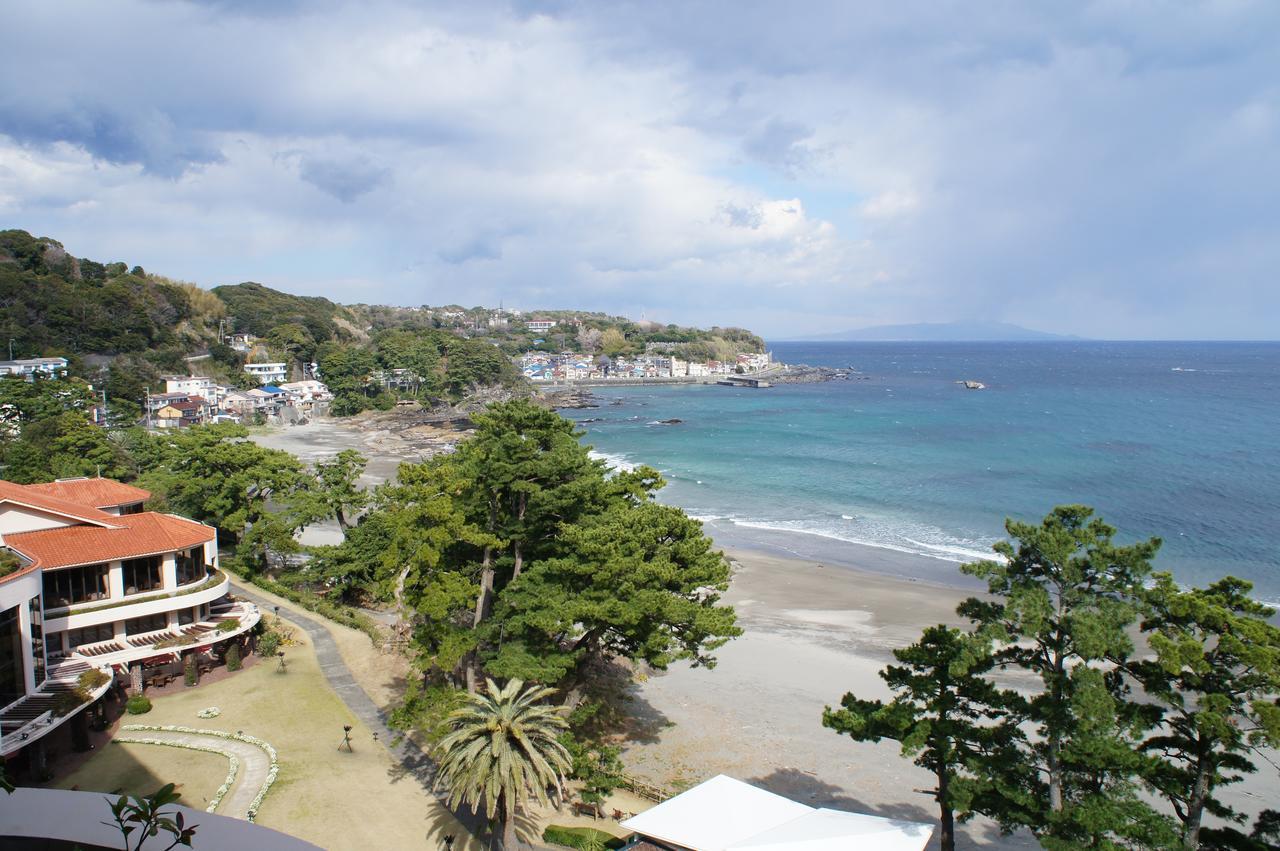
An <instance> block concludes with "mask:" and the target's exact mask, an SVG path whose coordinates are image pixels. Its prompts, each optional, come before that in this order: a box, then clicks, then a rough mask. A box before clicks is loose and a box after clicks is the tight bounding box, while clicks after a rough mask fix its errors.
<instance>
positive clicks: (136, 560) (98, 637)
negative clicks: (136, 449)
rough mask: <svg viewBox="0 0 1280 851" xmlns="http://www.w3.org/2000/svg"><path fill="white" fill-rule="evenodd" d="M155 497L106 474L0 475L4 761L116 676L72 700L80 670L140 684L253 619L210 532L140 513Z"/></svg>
mask: <svg viewBox="0 0 1280 851" xmlns="http://www.w3.org/2000/svg"><path fill="white" fill-rule="evenodd" d="M149 496H150V494H149V493H148V492H147V491H145V490H142V489H140V488H136V487H133V486H131V485H126V484H122V483H120V482H115V481H111V480H109V479H68V480H60V481H56V482H49V483H46V484H36V485H18V484H13V483H11V482H6V481H0V548H2V549H0V558H2V559H3V560H2V561H0V758H9V757H11V756H13V755H15V754H17V753H18V752H19V751H21V750H22V749H23V748H26V747H28V746H30V745H32V744H36V743H38V742H39V740H41V739H42V738H44V737H45V736H47V735H48V734H49V733H51V732H52V731H53V730H55V729H57V728H58V727H59V726H60V725H62V724H64V723H66V722H67V721H68V720H70V719H72V718H73V717H74V716H76V715H77V714H79V713H80V712H82V711H83V710H84V709H85V708H87V707H89V706H90V705H92V704H93V703H95V702H96V701H97V699H98V698H100V697H101V696H102V695H103V694H105V693H106V691H107V690H108V689H109V688H110V680H108V681H107V682H106V683H104V684H102V685H99V686H95V687H94V688H93V689H92V691H91V693H90V694H88V697H89V698H90V699H89V700H88V701H87V702H85V703H83V704H79V705H70V704H71V703H74V701H67V700H66V699H65V694H66V693H67V692H74V691H75V690H76V688H77V686H78V684H79V678H80V676H81V674H83V673H84V672H85V671H88V670H90V669H91V668H97V669H99V670H101V671H103V672H104V673H108V674H111V675H121V676H125V675H129V676H131V678H132V682H133V688H134V689H135V690H140V688H141V685H142V682H141V681H142V672H143V667H144V665H146V666H155V665H161V664H165V663H173V662H175V661H178V660H180V659H181V658H182V657H183V656H184V655H186V654H188V653H197V654H208V653H210V651H212V650H213V649H214V648H219V649H221V648H222V647H224V646H225V645H226V643H227V642H229V641H231V640H238V639H239V638H240V637H241V636H243V635H244V634H245V633H247V632H248V631H249V630H251V629H252V628H253V627H254V625H255V624H257V622H258V618H259V615H258V610H257V608H256V607H255V606H253V605H252V604H250V603H246V602H233V601H232V600H230V599H229V598H228V592H229V590H230V582H229V580H228V579H227V576H226V574H225V573H223V572H222V571H220V570H219V569H218V546H217V533H216V531H215V530H214V528H213V527H211V526H207V525H205V524H203V523H197V522H195V521H193V520H187V519H185V518H182V517H177V516H175V515H173V514H163V513H159V512H153V511H143V510H142V504H143V502H144V501H145V500H146V499H147V498H148V497H149ZM60 696H62V697H61V698H60ZM82 722H83V719H82ZM40 760H41V761H42V760H43V751H41V754H40Z"/></svg>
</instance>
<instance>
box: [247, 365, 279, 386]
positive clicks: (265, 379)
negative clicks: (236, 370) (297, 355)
mask: <svg viewBox="0 0 1280 851" xmlns="http://www.w3.org/2000/svg"><path fill="white" fill-rule="evenodd" d="M244 371H245V372H247V373H248V374H249V375H252V376H253V377H254V378H256V379H258V383H259V384H279V383H280V382H282V381H287V380H288V378H289V365H288V364H287V363H247V364H245V365H244Z"/></svg>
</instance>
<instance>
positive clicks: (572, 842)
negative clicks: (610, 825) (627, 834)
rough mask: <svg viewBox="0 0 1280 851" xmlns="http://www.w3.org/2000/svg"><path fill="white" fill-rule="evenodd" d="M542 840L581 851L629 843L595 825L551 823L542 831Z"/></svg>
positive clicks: (593, 850)
mask: <svg viewBox="0 0 1280 851" xmlns="http://www.w3.org/2000/svg"><path fill="white" fill-rule="evenodd" d="M542 841H543V842H550V843H552V844H555V845H564V846H567V847H569V848H577V849H579V851H596V849H598V848H621V847H622V846H623V845H626V844H627V841H626V840H625V839H620V838H618V837H616V836H614V835H613V834H612V833H605V832H604V831H603V830H596V829H595V828H594V827H561V826H560V825H555V824H553V825H551V826H550V827H548V828H547V829H546V830H544V831H543V832H542Z"/></svg>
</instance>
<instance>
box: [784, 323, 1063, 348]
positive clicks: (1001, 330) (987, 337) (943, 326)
mask: <svg viewBox="0 0 1280 851" xmlns="http://www.w3.org/2000/svg"><path fill="white" fill-rule="evenodd" d="M803 339H805V340H829V341H833V342H837V341H839V342H845V341H847V342H904V343H943V342H947V343H978V342H993V343H994V342H1023V341H1034V340H1081V339H1084V338H1083V337H1076V336H1064V335H1062V334H1050V333H1049V332H1047V331H1035V330H1032V329H1031V328H1023V327H1022V326H1020V325H1013V324H1010V323H1008V322H917V323H914V324H909V325H874V326H871V327H869V328H855V329H852V330H849V331H836V332H834V333H830V334H816V335H813V336H810V337H804V338H803Z"/></svg>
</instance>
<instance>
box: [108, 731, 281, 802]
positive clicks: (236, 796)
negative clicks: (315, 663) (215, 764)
mask: <svg viewBox="0 0 1280 851" xmlns="http://www.w3.org/2000/svg"><path fill="white" fill-rule="evenodd" d="M119 738H120V740H121V741H122V742H126V743H134V744H136V743H137V740H138V739H154V740H156V741H160V742H172V743H173V744H174V745H176V746H178V747H182V746H190V747H193V748H195V749H196V750H202V749H204V748H215V749H217V750H220V751H226V752H227V753H232V754H235V755H236V757H237V758H238V759H239V760H240V770H239V771H238V772H236V781H235V783H233V784H232V785H231V789H230V791H228V792H227V794H226V796H225V797H223V799H222V802H221V803H220V804H218V809H217V810H216V812H217V813H218V815H223V816H230V817H232V818H238V819H247V818H248V817H249V805H250V804H252V803H253V799H254V798H256V797H257V795H258V792H259V791H260V790H261V789H262V784H264V783H266V782H267V773H268V772H269V771H270V770H271V760H270V758H268V757H267V753H266V751H264V750H263V749H262V748H260V747H258V746H257V745H251V744H249V743H248V742H241V741H237V740H235V739H224V738H222V737H221V736H205V735H201V734H199V733H176V732H171V731H169V730H124V731H123V735H122V736H120V737H119ZM142 744H150V742H143V743H142ZM197 809H198V807H197Z"/></svg>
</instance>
